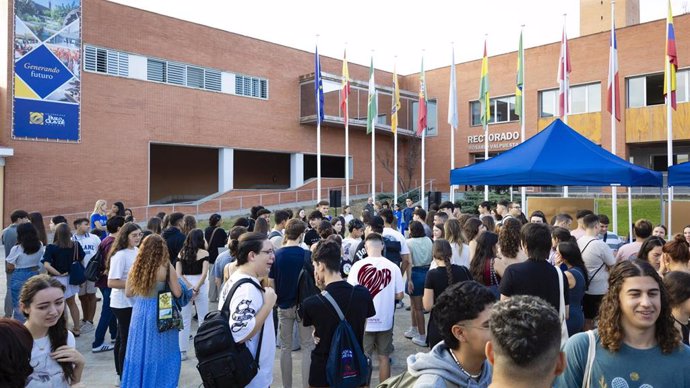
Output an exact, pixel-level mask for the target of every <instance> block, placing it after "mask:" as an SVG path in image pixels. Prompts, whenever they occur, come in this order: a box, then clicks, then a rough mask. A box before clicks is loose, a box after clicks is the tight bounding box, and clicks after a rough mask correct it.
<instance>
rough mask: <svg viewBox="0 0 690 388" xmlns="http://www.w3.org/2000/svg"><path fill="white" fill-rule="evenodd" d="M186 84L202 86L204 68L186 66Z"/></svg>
mask: <svg viewBox="0 0 690 388" xmlns="http://www.w3.org/2000/svg"><path fill="white" fill-rule="evenodd" d="M187 86H189V87H190V88H199V89H203V88H204V69H200V68H198V67H193V66H187Z"/></svg>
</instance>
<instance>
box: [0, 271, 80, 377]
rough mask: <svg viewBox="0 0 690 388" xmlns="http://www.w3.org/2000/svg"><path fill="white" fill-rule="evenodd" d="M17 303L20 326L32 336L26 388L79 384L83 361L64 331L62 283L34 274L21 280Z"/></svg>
mask: <svg viewBox="0 0 690 388" xmlns="http://www.w3.org/2000/svg"><path fill="white" fill-rule="evenodd" d="M19 303H20V305H21V309H22V313H24V316H25V317H26V322H25V323H24V326H25V327H26V328H27V329H29V332H30V333H31V336H32V337H33V348H32V350H31V367H32V368H33V372H32V373H31V375H30V376H29V378H28V379H27V380H26V381H25V384H26V387H28V388H34V387H58V388H68V387H70V386H72V385H74V384H77V383H79V381H80V380H81V374H82V372H83V371H84V363H85V361H84V357H83V356H82V355H81V354H80V353H79V352H78V351H77V349H76V341H75V339H74V335H73V334H72V333H71V332H69V331H68V330H67V319H66V318H65V286H63V285H62V283H60V281H58V280H57V279H55V278H53V277H50V276H48V275H36V276H34V277H32V278H31V279H29V280H28V281H27V282H26V283H24V287H22V292H21V294H20V295H19ZM4 345H5V343H4V342H3V346H4Z"/></svg>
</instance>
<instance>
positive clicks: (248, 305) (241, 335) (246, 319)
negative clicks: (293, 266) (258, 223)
mask: <svg viewBox="0 0 690 388" xmlns="http://www.w3.org/2000/svg"><path fill="white" fill-rule="evenodd" d="M274 259H275V256H274V251H273V244H271V242H270V241H269V240H268V238H267V236H266V234H262V233H255V232H251V233H245V234H243V235H242V236H240V238H239V247H238V250H237V258H236V262H237V265H238V267H237V270H236V271H235V272H233V274H232V275H230V279H228V281H227V282H226V283H225V285H224V286H223V290H222V291H221V293H220V296H219V298H218V306H219V308H222V307H223V305H224V304H225V300H226V298H228V293H229V292H230V290H231V289H232V286H233V285H234V284H235V282H237V281H239V280H240V279H250V280H251V281H252V282H253V283H255V284H256V285H257V286H258V285H259V284H260V282H259V279H260V278H263V277H266V276H268V272H269V271H270V269H271V265H273V260H274ZM230 298H231V299H230V304H229V309H228V311H229V317H230V319H229V323H230V331H231V332H232V336H233V338H234V339H235V342H244V343H245V344H247V347H248V348H249V351H250V352H251V354H252V355H253V356H254V357H255V358H256V353H257V351H260V354H259V360H258V364H259V371H258V373H257V374H256V376H254V378H253V379H252V381H251V382H250V383H249V384H248V385H247V387H249V388H265V387H268V386H270V385H271V383H272V382H273V360H274V358H275V353H276V336H275V330H274V326H273V306H274V305H275V303H276V300H277V296H276V293H275V291H274V290H273V288H271V287H265V288H263V292H262V291H261V290H259V288H257V287H256V286H255V285H252V284H250V283H244V284H242V285H240V286H239V287H238V288H237V290H235V293H234V294H233V295H231V296H230ZM262 333H263V334H262ZM259 335H262V339H261V349H258V348H259Z"/></svg>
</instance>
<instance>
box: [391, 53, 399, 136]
mask: <svg viewBox="0 0 690 388" xmlns="http://www.w3.org/2000/svg"><path fill="white" fill-rule="evenodd" d="M399 111H400V84H399V83H398V71H397V70H396V69H395V66H394V67H393V101H392V104H391V131H392V132H393V133H395V132H396V131H397V130H398V112H399Z"/></svg>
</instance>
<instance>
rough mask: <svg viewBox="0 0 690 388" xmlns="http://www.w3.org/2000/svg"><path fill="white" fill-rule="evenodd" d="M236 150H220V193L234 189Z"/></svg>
mask: <svg viewBox="0 0 690 388" xmlns="http://www.w3.org/2000/svg"><path fill="white" fill-rule="evenodd" d="M234 168H235V150H234V149H232V148H221V149H219V150H218V191H219V192H221V193H223V192H226V191H229V190H232V189H233V188H234Z"/></svg>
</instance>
